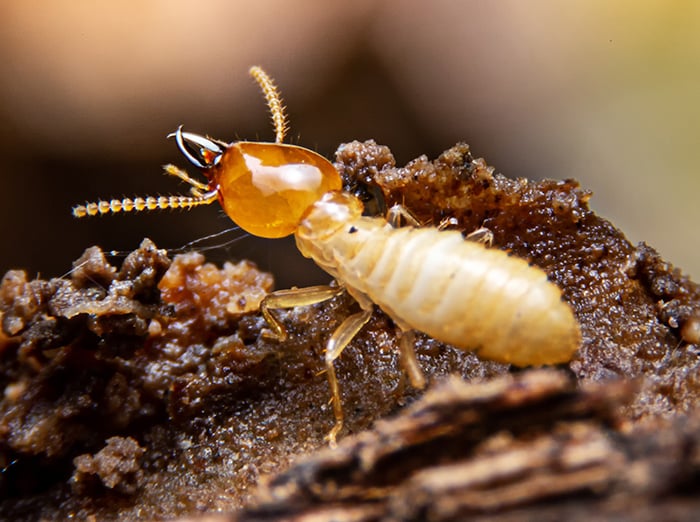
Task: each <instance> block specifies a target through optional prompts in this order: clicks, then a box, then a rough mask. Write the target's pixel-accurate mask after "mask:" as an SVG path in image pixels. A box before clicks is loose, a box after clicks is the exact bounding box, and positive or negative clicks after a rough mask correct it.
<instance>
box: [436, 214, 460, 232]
mask: <svg viewBox="0 0 700 522" xmlns="http://www.w3.org/2000/svg"><path fill="white" fill-rule="evenodd" d="M436 228H437V229H438V230H451V229H458V230H459V220H458V219H457V218H456V217H454V216H452V217H446V218H444V219H442V220H441V221H440V223H438V226H437V227H436Z"/></svg>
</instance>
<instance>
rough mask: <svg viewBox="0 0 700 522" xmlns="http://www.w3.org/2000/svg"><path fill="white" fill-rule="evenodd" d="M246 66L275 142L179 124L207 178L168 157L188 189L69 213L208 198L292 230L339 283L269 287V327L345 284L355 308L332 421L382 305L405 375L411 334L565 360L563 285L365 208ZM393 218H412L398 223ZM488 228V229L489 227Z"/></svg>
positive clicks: (498, 355) (257, 227)
mask: <svg viewBox="0 0 700 522" xmlns="http://www.w3.org/2000/svg"><path fill="white" fill-rule="evenodd" d="M250 74H251V75H252V76H253V77H254V78H255V80H256V81H257V82H258V84H259V85H260V87H261V89H262V91H263V93H264V95H265V98H266V100H267V105H268V107H269V109H270V112H271V114H272V121H273V124H274V128H275V131H276V141H275V142H274V143H261V142H248V141H239V142H235V143H231V144H227V143H224V142H221V141H218V140H213V139H210V138H205V137H203V136H200V135H197V134H192V133H189V132H184V131H183V130H182V127H180V128H178V129H177V131H176V132H174V133H173V134H172V135H171V136H172V137H174V138H175V140H176V142H177V145H178V147H179V148H180V150H181V152H182V153H183V154H184V155H185V157H187V159H188V160H189V161H190V162H191V163H193V164H194V165H195V166H196V167H198V168H199V169H201V171H202V173H203V175H204V176H205V177H206V179H207V181H208V182H207V183H202V182H200V181H197V180H195V179H193V178H191V177H190V176H189V175H188V174H187V173H186V172H185V171H183V170H180V169H179V168H177V167H175V166H173V165H167V166H166V167H165V171H166V172H167V173H168V174H171V175H173V176H177V177H178V178H180V179H181V180H183V181H185V182H187V183H188V184H190V185H191V189H190V192H191V195H190V196H166V197H145V198H134V199H131V198H125V199H113V200H111V201H98V202H94V203H88V204H86V205H80V206H77V207H75V208H74V209H73V214H74V215H75V216H76V217H84V216H94V215H97V214H106V213H116V212H131V211H141V210H153V209H166V208H187V209H189V208H192V207H195V206H198V205H207V204H210V203H212V202H213V201H215V200H217V199H218V200H219V203H220V204H221V206H222V207H223V209H224V210H225V212H226V213H227V214H228V216H229V217H230V218H231V219H232V220H233V221H234V222H235V223H236V224H237V225H239V226H240V227H241V228H242V229H244V230H246V231H247V232H250V233H251V234H254V235H257V236H261V237H266V238H277V237H284V236H288V235H290V234H294V236H295V238H296V243H297V247H298V248H299V250H300V252H301V253H302V254H303V255H304V256H306V257H309V258H311V259H313V260H314V261H315V262H316V263H317V264H318V265H319V266H320V267H321V268H323V269H324V270H325V271H326V272H328V273H329V274H330V275H332V276H333V277H334V278H335V279H336V280H337V282H338V285H337V286H314V287H309V288H302V289H292V290H280V291H276V292H272V293H271V294H269V295H267V297H265V298H264V300H263V301H262V303H261V312H262V314H263V316H264V317H265V319H266V320H267V323H268V325H269V326H270V330H269V331H267V332H266V335H267V336H268V337H270V338H273V339H277V340H280V341H282V340H284V339H285V338H286V337H287V332H286V330H285V328H284V325H283V324H282V322H281V321H280V320H279V319H278V318H277V317H276V316H275V314H274V313H273V311H274V310H279V309H286V308H294V307H298V306H306V305H310V304H314V303H319V302H322V301H326V300H328V299H331V298H333V297H336V296H338V295H340V294H342V293H344V292H347V293H349V294H350V295H351V296H352V297H353V298H355V299H356V300H357V302H358V303H359V305H360V308H361V311H360V312H358V313H356V314H353V315H351V316H349V317H348V318H346V319H345V320H344V321H343V322H342V323H341V324H340V326H339V327H338V328H337V329H336V330H335V331H334V332H333V334H332V335H331V337H330V339H329V340H328V342H327V345H326V352H325V365H326V369H327V375H328V382H329V384H330V388H331V395H332V405H333V412H334V415H335V425H334V427H333V429H332V430H331V431H330V433H329V434H328V440H329V441H330V443H331V444H332V445H334V444H335V440H336V437H337V435H338V433H339V432H340V431H341V429H342V427H343V408H342V404H341V393H340V384H339V382H338V379H337V377H336V373H335V366H334V362H335V360H336V359H337V358H338V357H340V355H341V353H342V352H343V349H345V347H346V346H348V344H349V343H350V342H351V341H352V339H353V338H354V337H355V336H356V335H357V333H358V332H359V331H360V330H361V329H362V327H363V326H364V325H365V324H367V322H368V321H369V320H370V318H371V316H372V312H373V309H374V305H377V306H379V307H380V308H381V309H382V310H383V311H384V312H385V313H386V314H387V315H389V316H390V317H391V318H392V319H393V321H394V322H395V323H396V324H397V325H398V327H399V328H400V329H401V331H402V336H401V339H400V341H399V346H400V351H401V360H402V361H403V364H404V367H405V369H406V372H407V373H408V375H409V378H410V380H411V382H412V384H413V385H414V386H416V387H423V386H424V384H425V379H424V377H423V374H422V372H421V370H420V367H419V365H418V361H417V359H416V355H415V353H414V346H413V345H414V332H415V331H421V332H424V333H426V334H428V335H430V336H432V337H434V338H436V339H438V340H440V341H442V342H445V343H448V344H451V345H453V346H456V347H458V348H461V349H464V350H473V351H475V352H477V353H478V355H479V356H480V357H483V358H485V359H490V360H494V361H499V362H505V363H512V364H514V365H517V366H530V365H542V364H557V363H563V362H567V361H569V360H570V359H571V357H572V355H573V353H574V352H575V351H576V349H577V348H578V346H579V343H580V339H581V334H580V330H579V326H578V323H577V322H576V319H575V318H574V315H573V312H572V310H571V308H570V307H569V305H568V304H566V303H565V302H564V301H562V295H561V291H560V289H559V288H558V287H557V286H556V285H555V284H553V283H551V282H550V281H548V279H547V274H546V273H545V272H544V271H542V270H540V269H539V268H536V267H533V266H530V265H529V264H528V263H527V262H526V261H525V260H523V259H519V258H517V257H512V256H509V255H508V254H506V253H505V252H503V251H501V250H498V249H493V248H488V247H487V245H486V244H487V243H488V241H487V240H486V239H485V238H488V237H490V235H489V234H488V233H486V234H484V233H481V231H477V233H475V234H472V235H471V237H470V236H467V239H466V240H465V238H464V237H463V235H462V234H461V232H460V231H458V230H443V229H442V228H445V227H420V226H419V224H418V223H416V222H415V219H412V217H411V214H410V212H409V211H408V210H407V209H405V208H403V207H400V206H399V207H394V208H392V209H390V211H389V212H388V214H387V216H375V217H369V216H363V205H362V202H361V201H360V200H359V199H358V198H357V197H355V196H354V195H352V194H350V193H349V192H346V191H343V187H342V182H341V177H340V175H339V173H338V171H337V170H336V169H335V167H334V166H333V164H332V163H331V162H330V161H328V160H327V159H326V158H324V157H323V156H320V155H319V154H317V153H315V152H313V151H311V150H308V149H305V148H302V147H298V146H294V145H286V144H284V143H282V142H283V140H284V136H285V133H286V130H287V119H286V116H285V112H284V106H283V104H282V101H281V99H280V96H279V93H278V91H277V88H276V87H275V84H274V83H273V81H272V79H271V78H270V77H269V76H268V75H267V74H266V73H265V72H264V71H263V70H262V69H261V68H260V67H252V68H251V69H250ZM400 220H405V221H407V222H408V224H409V226H404V227H398V223H399V221H400ZM486 232H488V231H486Z"/></svg>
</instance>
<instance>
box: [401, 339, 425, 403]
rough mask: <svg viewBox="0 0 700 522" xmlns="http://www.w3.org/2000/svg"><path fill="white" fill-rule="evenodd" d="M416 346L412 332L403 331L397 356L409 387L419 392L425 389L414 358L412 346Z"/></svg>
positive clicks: (422, 377)
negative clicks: (399, 358) (398, 355)
mask: <svg viewBox="0 0 700 522" xmlns="http://www.w3.org/2000/svg"><path fill="white" fill-rule="evenodd" d="M415 344H416V334H415V332H414V331H413V330H404V331H403V332H402V334H401V339H400V340H399V350H400V351H399V354H400V356H401V363H402V364H403V367H404V371H405V372H406V373H407V374H408V378H409V379H410V381H411V385H412V386H413V387H414V388H418V389H419V390H421V389H423V388H425V376H424V375H423V370H421V368H420V365H419V364H418V359H417V358H416V351H415V350H414V346H415Z"/></svg>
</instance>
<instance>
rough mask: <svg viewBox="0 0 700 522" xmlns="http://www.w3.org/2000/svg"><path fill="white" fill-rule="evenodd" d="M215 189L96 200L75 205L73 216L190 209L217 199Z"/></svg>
mask: <svg viewBox="0 0 700 522" xmlns="http://www.w3.org/2000/svg"><path fill="white" fill-rule="evenodd" d="M216 199H217V193H216V191H215V190H213V191H211V192H205V193H203V194H201V195H199V196H158V197H155V196H147V197H136V198H133V199H132V198H124V199H112V200H110V201H94V202H91V203H86V204H85V205H77V206H75V207H73V216H75V217H77V218H83V217H86V216H97V215H103V214H117V213H119V212H141V211H143V210H156V209H176V208H182V209H185V210H189V209H191V208H192V207H198V206H200V205H209V204H210V203H212V202H214V201H216Z"/></svg>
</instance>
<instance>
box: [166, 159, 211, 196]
mask: <svg viewBox="0 0 700 522" xmlns="http://www.w3.org/2000/svg"><path fill="white" fill-rule="evenodd" d="M163 170H164V171H165V173H166V174H169V175H170V176H175V177H176V178H180V179H181V180H182V181H184V182H185V183H188V184H189V185H192V188H193V189H196V190H197V191H204V192H206V191H208V190H209V186H208V185H207V184H206V183H202V182H201V181H197V180H196V179H194V178H191V177H190V175H189V174H188V173H187V172H185V171H184V170H182V169H181V168H178V167H176V166H175V165H172V164H169V165H164V166H163ZM200 193H201V192H200Z"/></svg>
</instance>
